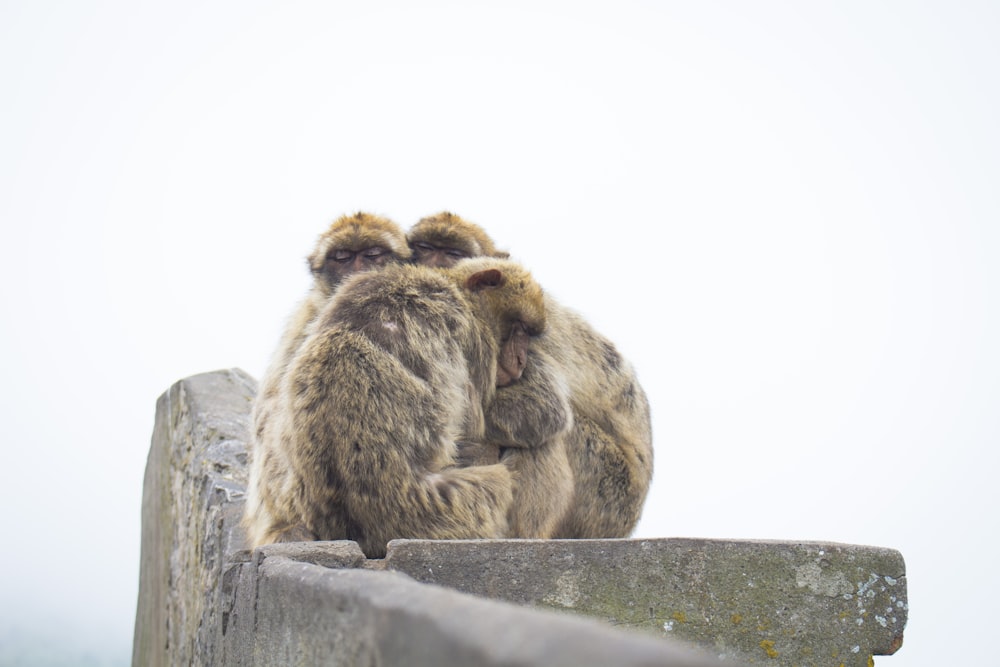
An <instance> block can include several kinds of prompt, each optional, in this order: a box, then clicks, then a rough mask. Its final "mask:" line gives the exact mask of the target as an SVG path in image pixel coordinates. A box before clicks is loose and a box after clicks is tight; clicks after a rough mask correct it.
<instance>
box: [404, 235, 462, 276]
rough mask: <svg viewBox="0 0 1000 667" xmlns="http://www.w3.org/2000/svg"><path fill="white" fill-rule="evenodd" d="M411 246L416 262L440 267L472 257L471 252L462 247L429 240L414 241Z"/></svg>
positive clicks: (414, 261)
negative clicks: (438, 243) (439, 243)
mask: <svg viewBox="0 0 1000 667" xmlns="http://www.w3.org/2000/svg"><path fill="white" fill-rule="evenodd" d="M410 247H411V248H412V249H413V263H414V264H423V265H424V266H430V267H433V268H438V269H440V268H445V267H449V266H454V265H455V264H456V263H457V262H458V261H459V260H461V259H465V258H466V257H470V255H469V253H468V252H467V251H465V250H463V249H461V248H454V247H449V246H445V245H437V244H434V243H430V242H429V241H414V242H413V243H412V245H411V246H410Z"/></svg>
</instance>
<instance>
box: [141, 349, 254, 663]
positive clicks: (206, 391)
mask: <svg viewBox="0 0 1000 667" xmlns="http://www.w3.org/2000/svg"><path fill="white" fill-rule="evenodd" d="M255 393H256V382H255V381H254V380H253V378H251V377H250V376H249V375H247V374H246V373H244V372H243V371H241V370H238V369H234V370H229V371H218V372H214V373H204V374H202V375H196V376H194V377H190V378H187V379H185V380H181V381H179V382H177V383H176V384H174V385H173V386H172V387H170V389H168V390H167V391H166V393H164V394H163V395H162V396H160V398H159V400H158V401H157V403H156V422H155V425H154V427H153V440H152V444H151V445H150V448H149V458H148V459H147V461H146V476H145V479H144V482H143V491H142V496H143V497H142V538H141V539H142V555H141V560H140V566H139V600H138V604H137V608H136V621H135V636H134V639H133V644H132V664H133V665H137V666H138V665H142V666H143V667H145V666H147V665H151V666H157V665H164V666H167V665H188V664H212V663H213V651H214V647H215V644H216V641H217V637H216V634H217V632H218V629H217V628H218V627H219V620H220V619H218V617H217V615H218V609H219V606H218V583H219V578H220V576H221V573H222V566H223V563H224V562H225V561H227V560H229V556H230V555H231V554H233V553H236V552H237V551H238V550H240V549H242V548H244V547H245V544H243V535H242V531H241V530H240V529H239V527H238V524H239V518H240V514H241V512H242V506H243V504H242V501H241V498H242V495H243V491H244V489H245V488H246V444H245V443H246V429H247V424H248V417H249V410H250V404H251V402H252V400H253V396H254V394H255Z"/></svg>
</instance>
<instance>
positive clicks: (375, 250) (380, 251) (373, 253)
mask: <svg viewBox="0 0 1000 667" xmlns="http://www.w3.org/2000/svg"><path fill="white" fill-rule="evenodd" d="M387 252H389V251H388V250H386V249H385V248H380V247H378V246H374V247H372V248H365V249H364V250H362V251H361V254H362V255H363V256H364V257H367V258H369V259H375V258H376V257H381V256H382V255H384V254H386V253H387Z"/></svg>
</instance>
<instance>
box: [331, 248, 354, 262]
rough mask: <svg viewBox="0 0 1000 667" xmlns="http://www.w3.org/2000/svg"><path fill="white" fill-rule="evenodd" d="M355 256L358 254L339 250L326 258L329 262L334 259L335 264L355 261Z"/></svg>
mask: <svg viewBox="0 0 1000 667" xmlns="http://www.w3.org/2000/svg"><path fill="white" fill-rule="evenodd" d="M355 254H356V253H354V252H352V251H350V250H343V249H337V250H334V251H332V252H331V253H330V254H329V255H327V256H326V258H327V259H328V260H329V259H332V260H333V261H335V262H349V261H351V260H352V259H354V255H355Z"/></svg>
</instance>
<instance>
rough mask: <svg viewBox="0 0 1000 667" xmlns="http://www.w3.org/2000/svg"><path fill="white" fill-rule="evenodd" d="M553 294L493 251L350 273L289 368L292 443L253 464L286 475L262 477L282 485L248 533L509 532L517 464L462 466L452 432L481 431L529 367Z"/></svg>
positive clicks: (285, 423) (364, 538)
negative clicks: (494, 403) (530, 346)
mask: <svg viewBox="0 0 1000 667" xmlns="http://www.w3.org/2000/svg"><path fill="white" fill-rule="evenodd" d="M544 303H545V300H544V297H543V294H542V291H541V288H540V287H539V286H538V285H537V283H536V282H535V281H534V280H533V279H532V277H531V275H530V273H528V272H527V271H526V270H525V269H523V268H522V267H520V266H519V265H517V264H515V263H513V262H510V261H506V260H498V259H491V258H480V259H470V260H466V261H465V262H463V263H462V264H461V265H457V266H455V267H452V268H444V269H432V268H428V267H424V266H420V265H412V264H394V265H389V266H385V267H383V268H382V269H381V270H379V271H372V272H364V273H359V274H355V275H353V276H351V277H350V278H348V279H347V280H345V281H343V283H342V284H341V285H340V287H339V288H338V289H337V290H336V292H335V293H334V295H333V297H332V298H331V299H330V300H329V302H328V303H327V304H326V305H325V306H324V307H323V309H322V310H321V311H320V312H319V314H318V315H317V318H316V322H315V324H314V326H312V327H311V328H310V330H309V333H308V334H307V336H306V338H305V340H304V341H303V342H302V344H301V345H300V346H299V348H298V349H297V350H296V352H295V353H294V355H293V358H292V360H291V362H290V364H289V366H288V369H287V371H286V372H285V374H284V376H283V377H282V379H281V382H280V386H279V390H278V405H279V408H280V409H279V410H277V411H276V413H275V415H274V429H275V439H274V442H275V443H277V444H278V445H279V446H280V448H281V450H282V451H283V454H284V456H283V457H280V458H278V457H276V458H272V459H270V463H269V464H268V465H262V466H255V468H254V469H252V470H251V476H253V475H258V476H261V477H264V478H269V477H274V478H276V479H278V480H280V483H279V484H267V483H258V484H257V487H258V488H259V489H261V490H263V492H264V493H270V492H271V491H272V490H274V491H275V493H277V494H278V495H276V496H275V497H273V498H268V499H267V501H268V502H267V503H260V502H259V503H258V505H265V504H266V505H267V507H269V508H270V510H269V511H266V512H259V513H256V514H254V513H251V512H248V513H247V515H246V518H245V521H244V525H245V527H246V528H247V532H248V534H249V537H250V541H251V543H252V545H253V546H259V545H261V544H266V543H269V542H271V541H277V540H281V539H283V538H284V537H286V536H287V535H289V534H294V535H295V536H296V537H298V536H301V535H303V534H304V535H306V536H311V538H312V539H321V540H333V539H349V540H354V541H356V542H358V544H359V545H360V546H361V549H362V550H363V551H364V553H365V554H366V555H367V556H368V557H369V558H382V557H384V556H385V551H386V543H387V542H388V541H389V540H391V539H395V538H426V539H455V538H469V539H471V538H496V537H502V536H504V535H506V534H507V532H508V518H507V517H508V512H509V509H510V505H511V502H512V499H513V490H512V477H511V472H510V470H509V468H508V467H507V466H506V465H504V464H502V463H499V462H497V463H494V464H492V465H482V466H473V467H465V468H462V467H457V466H456V465H455V463H456V455H457V446H456V442H457V441H458V439H459V437H460V436H462V437H466V438H470V437H471V438H482V437H483V436H484V432H485V419H484V416H483V408H482V406H483V405H488V404H489V403H490V401H491V400H492V396H493V394H494V393H495V392H496V391H497V386H498V384H501V385H503V384H511V383H516V382H517V381H518V380H519V378H521V377H523V374H524V371H525V364H526V361H527V350H526V344H527V343H528V342H529V341H530V340H532V339H533V338H535V337H537V336H538V335H540V334H541V333H542V332H543V331H544V329H545V327H546V321H547V318H546V313H545V309H544ZM513 331H516V332H518V333H517V335H513V334H512V333H511V332H513ZM281 466H287V469H279V468H280V467H281ZM299 529H301V530H299Z"/></svg>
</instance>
